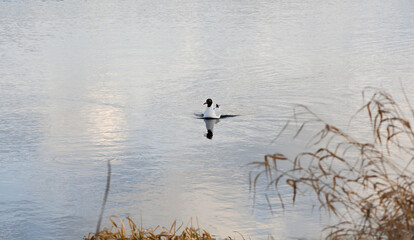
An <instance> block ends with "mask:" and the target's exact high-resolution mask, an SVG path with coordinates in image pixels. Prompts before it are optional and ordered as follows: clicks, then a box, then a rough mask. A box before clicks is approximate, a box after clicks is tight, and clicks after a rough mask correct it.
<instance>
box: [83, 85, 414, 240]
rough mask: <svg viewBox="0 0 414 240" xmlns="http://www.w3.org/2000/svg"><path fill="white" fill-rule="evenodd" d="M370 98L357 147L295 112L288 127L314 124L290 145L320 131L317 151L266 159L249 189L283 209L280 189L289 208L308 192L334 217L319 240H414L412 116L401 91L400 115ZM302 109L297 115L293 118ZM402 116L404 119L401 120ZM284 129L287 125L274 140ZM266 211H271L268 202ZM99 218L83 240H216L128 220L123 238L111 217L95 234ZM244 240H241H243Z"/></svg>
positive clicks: (381, 99) (390, 103)
mask: <svg viewBox="0 0 414 240" xmlns="http://www.w3.org/2000/svg"><path fill="white" fill-rule="evenodd" d="M369 90H374V93H373V94H372V97H371V98H370V99H369V100H368V102H366V103H365V104H364V105H363V106H362V107H361V108H360V109H359V110H358V111H357V113H356V114H355V115H357V114H359V113H360V112H363V111H365V112H366V113H367V114H368V119H369V122H370V127H371V132H372V135H371V139H370V140H368V141H363V140H358V139H357V138H355V137H353V136H351V135H349V134H347V133H346V132H344V131H342V130H340V129H339V128H337V127H336V126H334V125H331V124H329V123H327V122H325V121H323V120H322V119H321V118H319V117H318V116H317V115H316V114H315V113H313V112H312V111H311V110H309V109H308V108H307V107H306V106H303V105H302V106H299V107H298V108H296V109H295V114H294V117H293V118H294V119H293V120H294V121H295V122H296V123H298V122H301V121H298V116H299V115H301V114H307V115H308V116H311V117H310V118H307V120H305V121H302V122H301V124H300V127H299V128H298V129H297V130H296V134H295V136H294V138H297V137H298V136H299V135H300V133H301V132H302V131H304V129H306V128H311V129H313V130H314V129H315V124H320V128H319V130H317V131H316V133H315V135H314V136H313V137H312V138H311V139H310V141H309V147H311V148H313V149H314V150H310V151H308V152H300V153H298V154H296V156H295V157H294V158H293V159H290V158H289V157H287V156H285V155H284V154H283V153H276V154H269V155H265V157H264V160H263V161H258V162H253V163H251V164H252V166H253V167H257V169H258V171H259V172H257V173H256V174H252V173H253V172H251V174H250V184H251V187H253V188H254V189H255V190H256V188H257V187H258V183H259V180H260V179H262V178H265V181H267V183H266V184H267V185H266V186H265V187H266V188H267V189H270V188H271V189H273V190H275V191H276V193H277V194H278V196H279V201H280V202H281V205H282V207H283V208H284V203H283V198H282V196H281V194H280V193H279V190H278V189H279V187H282V186H283V185H285V186H286V185H288V186H289V187H290V188H291V190H292V193H293V198H292V202H293V203H294V202H295V201H296V198H297V197H298V196H297V195H298V194H297V193H298V192H299V191H300V190H311V192H310V193H311V194H313V195H314V196H315V197H316V198H317V200H318V202H319V210H325V211H326V212H328V213H329V214H333V215H334V216H336V218H337V219H338V221H337V222H335V223H334V224H332V225H330V226H327V227H325V228H324V229H323V231H322V233H321V238H324V239H346V240H349V239H400V240H409V239H414V129H413V128H412V126H413V121H414V109H413V108H412V107H411V105H410V103H409V101H408V98H407V96H406V94H405V92H404V90H403V93H404V97H405V100H406V104H407V108H405V109H404V110H405V111H404V110H403V109H402V108H401V105H400V104H398V103H397V102H395V101H394V99H393V98H392V96H391V95H390V94H388V93H387V92H385V91H382V90H379V89H372V88H369ZM365 92H366V90H364V91H363V96H364V95H365ZM299 109H300V110H301V112H296V110H299ZM407 109H408V110H407ZM407 112H408V114H409V117H407V116H406V115H405V114H406V113H407ZM350 124H352V119H351V121H350ZM310 125H312V127H310ZM288 126H289V121H288V122H287V123H286V125H285V127H284V128H283V129H282V131H281V132H280V134H279V135H278V137H279V136H280V135H281V133H282V132H283V131H284V130H285V129H286V128H287V127H288ZM351 127H362V126H352V125H351ZM364 137H366V136H364ZM108 169H109V170H108V184H107V189H106V191H105V197H104V202H103V207H102V212H101V217H102V213H103V209H104V206H105V203H106V198H107V194H108V190H109V182H110V163H109V162H108ZM254 192H256V191H254ZM268 203H269V206H270V208H271V203H270V202H269V200H268ZM101 217H100V219H99V223H98V226H97V231H96V233H90V234H89V235H88V236H85V237H84V240H98V239H99V240H112V239H113V240H121V239H122V240H124V239H125V240H141V239H142V240H147V239H150V240H156V239H157V240H161V239H173V240H187V239H188V240H190V239H191V240H192V239H202V240H211V239H215V238H213V237H212V236H211V234H209V233H208V232H206V231H205V230H203V229H200V228H199V227H194V226H193V225H192V223H191V224H189V226H187V227H185V228H183V225H182V224H181V226H179V227H177V223H176V222H174V223H173V224H172V226H171V227H170V228H165V227H159V226H158V227H156V228H155V229H146V230H145V229H143V228H142V226H138V227H137V225H136V224H135V223H134V221H133V220H132V219H131V218H129V217H127V218H126V219H127V220H128V225H129V229H128V230H127V229H126V227H125V223H124V222H123V221H122V219H120V218H118V217H116V218H117V219H118V220H119V223H118V224H117V223H116V222H114V221H113V220H112V219H111V218H110V221H111V223H112V225H113V226H112V227H111V228H104V229H103V230H101V231H100V230H99V228H100V222H101ZM180 229H181V230H180ZM241 238H242V239H244V237H243V236H242V235H241ZM269 238H270V239H273V237H271V236H269ZM228 239H230V240H232V239H235V238H231V237H228Z"/></svg>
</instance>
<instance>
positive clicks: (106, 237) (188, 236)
mask: <svg viewBox="0 0 414 240" xmlns="http://www.w3.org/2000/svg"><path fill="white" fill-rule="evenodd" d="M117 218H118V217H117ZM126 219H127V220H128V225H129V229H127V228H126V227H125V224H124V222H123V221H122V219H120V218H118V220H119V223H118V224H117V223H116V222H115V221H113V220H112V219H110V221H111V223H112V225H113V226H112V228H110V229H109V228H104V229H103V230H102V231H100V232H99V233H90V234H89V235H88V236H87V237H84V240H198V239H201V240H213V239H214V238H212V237H211V235H210V234H209V233H208V232H206V231H205V230H202V229H200V228H198V227H197V228H196V227H194V226H192V224H191V225H190V226H187V227H185V228H184V229H183V230H181V231H180V229H181V228H182V225H181V226H178V227H177V223H176V222H174V223H173V224H172V225H171V227H170V228H165V227H160V226H158V227H156V228H155V229H143V228H142V226H137V225H136V224H135V223H134V221H133V220H132V219H131V218H129V217H127V218H126ZM230 239H231V238H230Z"/></svg>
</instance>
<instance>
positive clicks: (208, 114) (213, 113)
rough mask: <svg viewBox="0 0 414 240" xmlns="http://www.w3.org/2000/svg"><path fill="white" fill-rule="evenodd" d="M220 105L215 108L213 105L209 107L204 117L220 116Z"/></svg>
mask: <svg viewBox="0 0 414 240" xmlns="http://www.w3.org/2000/svg"><path fill="white" fill-rule="evenodd" d="M220 116H221V114H220V107H217V108H213V107H207V108H206V110H205V111H204V113H203V118H216V119H217V118H220Z"/></svg>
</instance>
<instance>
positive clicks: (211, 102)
mask: <svg viewBox="0 0 414 240" xmlns="http://www.w3.org/2000/svg"><path fill="white" fill-rule="evenodd" d="M204 104H207V107H211V105H212V104H213V100H211V98H209V99H207V100H206V102H205V103H204Z"/></svg>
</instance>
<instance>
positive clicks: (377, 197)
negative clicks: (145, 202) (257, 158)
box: [250, 88, 414, 240]
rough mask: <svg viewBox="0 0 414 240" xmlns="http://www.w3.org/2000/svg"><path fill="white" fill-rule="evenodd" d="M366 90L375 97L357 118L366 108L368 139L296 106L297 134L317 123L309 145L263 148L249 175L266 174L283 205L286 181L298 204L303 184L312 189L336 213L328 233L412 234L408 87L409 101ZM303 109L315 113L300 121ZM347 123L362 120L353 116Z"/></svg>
mask: <svg viewBox="0 0 414 240" xmlns="http://www.w3.org/2000/svg"><path fill="white" fill-rule="evenodd" d="M367 90H374V92H373V94H372V97H371V98H370V99H369V100H368V102H366V103H365V104H364V105H363V106H362V107H361V108H360V109H359V111H357V113H356V114H355V115H354V117H355V116H356V115H357V114H359V113H360V112H361V111H363V112H366V113H367V114H368V119H369V124H370V127H371V133H372V134H371V138H370V139H369V140H365V141H364V140H359V139H358V138H357V137H354V136H351V135H350V134H347V133H346V132H344V131H342V130H340V129H339V128H337V127H335V126H334V125H331V124H329V123H327V122H325V121H323V120H322V119H321V118H319V117H318V116H317V115H316V114H315V113H313V112H312V111H311V110H309V109H308V108H307V107H306V106H299V107H298V109H296V110H299V112H296V113H295V116H294V119H293V120H295V122H297V123H301V124H300V125H297V126H300V127H299V128H298V129H297V130H296V134H295V136H294V138H296V137H298V135H299V134H300V133H301V132H302V131H303V130H304V129H307V130H312V131H313V130H315V129H316V131H315V133H314V135H313V137H311V139H310V141H309V144H308V146H309V147H310V148H311V149H312V150H309V151H307V152H300V153H298V154H296V156H295V157H294V158H293V159H291V158H289V157H287V156H286V155H284V154H283V153H276V154H270V155H266V156H265V157H264V161H261V162H254V163H252V164H253V165H254V166H256V167H258V169H260V171H259V172H258V173H257V174H256V175H255V177H254V178H253V176H252V175H251V178H250V180H251V184H252V185H253V187H254V188H256V187H257V183H258V181H259V179H261V178H265V180H266V181H267V187H268V188H272V189H274V190H276V193H277V194H278V195H279V199H280V201H281V203H282V206H283V198H282V196H281V195H280V193H279V190H278V189H279V187H282V185H285V184H287V185H288V186H289V187H290V188H291V191H292V193H293V194H292V195H293V198H292V202H293V203H294V202H295V201H296V198H297V197H298V194H297V193H298V192H299V191H301V190H307V191H308V192H309V194H312V195H313V196H315V198H317V201H318V202H319V209H320V210H324V211H326V212H327V213H329V214H333V215H334V216H335V217H336V218H337V219H338V220H337V221H336V222H335V223H334V224H332V225H330V226H327V227H326V228H324V230H323V232H322V236H321V237H322V238H324V239H347V240H348V239H399V240H410V239H414V129H413V127H412V126H413V121H414V109H413V108H412V106H411V105H410V102H409V100H408V98H407V96H406V94H405V92H404V89H402V91H403V93H404V97H405V101H406V102H405V106H404V108H403V107H402V104H400V103H397V102H396V101H395V100H394V99H393V97H392V96H391V95H390V94H389V93H387V92H385V91H382V90H380V89H374V88H368V89H366V90H364V91H363V96H364V95H365V93H366V91H367ZM300 114H307V116H311V117H310V118H307V120H305V121H297V120H298V116H299V115H300ZM406 114H407V115H406ZM318 124H319V128H318V127H315V125H316V126H317V125H318ZM349 124H350V127H354V129H358V128H361V127H362V126H360V125H359V124H360V123H359V124H358V125H355V123H353V122H352V118H351V121H350V122H349ZM288 125H289V123H287V124H286V126H285V128H284V129H286V127H287V126H288ZM284 129H283V130H282V132H283V131H284ZM363 137H368V136H363ZM285 186H286V185H285ZM269 204H270V203H269Z"/></svg>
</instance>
